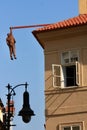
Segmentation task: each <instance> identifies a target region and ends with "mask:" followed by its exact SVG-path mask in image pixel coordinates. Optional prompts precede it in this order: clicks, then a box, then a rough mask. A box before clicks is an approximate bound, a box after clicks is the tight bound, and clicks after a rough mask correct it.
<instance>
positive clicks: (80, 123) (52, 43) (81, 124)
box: [33, 0, 87, 130]
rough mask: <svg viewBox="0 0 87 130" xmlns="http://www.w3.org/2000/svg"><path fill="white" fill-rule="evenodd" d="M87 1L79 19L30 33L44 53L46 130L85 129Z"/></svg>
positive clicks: (86, 125)
mask: <svg viewBox="0 0 87 130" xmlns="http://www.w3.org/2000/svg"><path fill="white" fill-rule="evenodd" d="M86 7H87V0H79V12H80V15H78V16H76V17H73V18H70V19H67V20H64V21H61V22H58V23H54V24H49V25H48V26H45V27H43V28H39V29H37V30H34V31H33V35H34V36H35V38H36V39H37V40H38V42H39V43H40V45H41V46H42V48H43V49H44V57H45V117H46V130H86V129H87V8H86Z"/></svg>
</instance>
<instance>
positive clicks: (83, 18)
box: [35, 14, 87, 32]
mask: <svg viewBox="0 0 87 130" xmlns="http://www.w3.org/2000/svg"><path fill="white" fill-rule="evenodd" d="M84 24H87V14H81V15H79V16H77V17H73V18H70V19H67V20H64V21H61V22H57V23H54V24H49V25H47V26H44V27H42V28H38V29H37V30H35V31H37V32H41V31H47V30H54V29H59V28H65V27H72V26H76V25H84Z"/></svg>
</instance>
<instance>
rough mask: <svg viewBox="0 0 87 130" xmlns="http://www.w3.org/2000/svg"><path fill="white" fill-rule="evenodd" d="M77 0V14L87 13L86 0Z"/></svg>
mask: <svg viewBox="0 0 87 130" xmlns="http://www.w3.org/2000/svg"><path fill="white" fill-rule="evenodd" d="M78 1H79V14H87V0H78Z"/></svg>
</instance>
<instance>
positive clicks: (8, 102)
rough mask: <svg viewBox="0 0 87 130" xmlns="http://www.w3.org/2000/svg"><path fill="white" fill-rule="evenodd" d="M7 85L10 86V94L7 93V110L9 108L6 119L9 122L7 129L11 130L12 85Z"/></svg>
mask: <svg viewBox="0 0 87 130" xmlns="http://www.w3.org/2000/svg"><path fill="white" fill-rule="evenodd" d="M7 87H8V94H7V106H8V107H7V108H8V109H7V110H8V112H7V119H6V120H7V124H6V125H7V130H10V126H11V125H10V99H11V94H10V87H11V86H10V85H9V84H8V86H7Z"/></svg>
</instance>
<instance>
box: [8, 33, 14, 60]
mask: <svg viewBox="0 0 87 130" xmlns="http://www.w3.org/2000/svg"><path fill="white" fill-rule="evenodd" d="M6 43H7V45H8V47H9V51H10V58H11V60H13V56H14V59H16V53H15V43H16V40H15V38H14V37H13V35H12V32H10V33H8V34H7V38H6Z"/></svg>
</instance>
